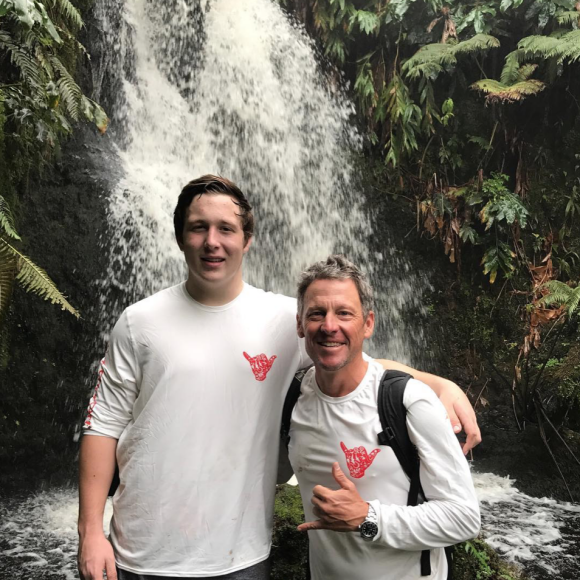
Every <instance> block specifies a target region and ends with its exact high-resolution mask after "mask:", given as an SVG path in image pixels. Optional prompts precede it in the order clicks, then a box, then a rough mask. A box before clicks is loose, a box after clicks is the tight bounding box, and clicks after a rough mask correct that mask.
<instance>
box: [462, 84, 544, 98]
mask: <svg viewBox="0 0 580 580" xmlns="http://www.w3.org/2000/svg"><path fill="white" fill-rule="evenodd" d="M471 88H472V89H474V90H478V91H481V92H482V93H485V94H486V97H485V98H486V100H487V102H489V103H493V102H501V103H515V102H516V101H521V100H522V99H525V98H526V97H529V96H530V95H537V94H538V93H540V92H541V91H543V90H544V89H545V88H546V85H545V84H544V83H543V82H542V81H539V80H536V79H531V80H529V81H521V82H519V83H515V84H514V85H511V86H506V85H504V84H502V83H501V82H499V81H496V80H493V79H482V80H480V81H477V82H475V83H473V84H472V85H471Z"/></svg>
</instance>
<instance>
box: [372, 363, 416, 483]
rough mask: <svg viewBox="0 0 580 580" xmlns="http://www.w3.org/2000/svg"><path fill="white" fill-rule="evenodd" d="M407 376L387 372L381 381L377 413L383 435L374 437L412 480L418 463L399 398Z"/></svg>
mask: <svg viewBox="0 0 580 580" xmlns="http://www.w3.org/2000/svg"><path fill="white" fill-rule="evenodd" d="M411 378H413V377H411V375H408V374H407V373H402V372H400V371H391V370H387V371H385V373H384V374H383V376H382V378H381V383H380V385H379V396H378V411H379V418H380V420H381V427H382V428H383V431H382V432H381V433H379V434H378V438H379V443H380V444H381V445H388V446H390V447H391V448H392V449H393V451H394V453H395V455H396V457H397V459H398V460H399V463H400V464H401V467H402V468H403V471H404V472H405V473H406V474H407V477H409V478H411V479H412V476H413V474H414V472H415V470H416V467H417V465H418V462H419V457H418V455H417V450H416V449H415V446H414V445H413V443H411V439H409V432H408V431H407V409H406V408H405V405H403V397H404V395H405V388H406V387H407V382H408V380H409V379H411Z"/></svg>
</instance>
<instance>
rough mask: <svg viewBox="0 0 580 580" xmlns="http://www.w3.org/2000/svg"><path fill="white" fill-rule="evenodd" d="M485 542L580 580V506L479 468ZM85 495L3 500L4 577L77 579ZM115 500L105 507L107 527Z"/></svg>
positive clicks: (539, 579)
mask: <svg viewBox="0 0 580 580" xmlns="http://www.w3.org/2000/svg"><path fill="white" fill-rule="evenodd" d="M473 478H474V481H475V487H476V491H477V495H478V497H479V501H480V503H481V510H482V518H483V534H484V537H485V539H486V541H487V542H488V543H489V544H490V545H491V546H492V547H494V548H495V549H496V550H498V551H499V553H500V554H502V555H503V556H504V557H505V558H506V559H509V560H511V561H512V562H515V563H517V564H519V565H520V566H521V567H522V568H523V569H524V570H525V571H526V572H527V573H528V575H529V577H530V578H532V580H551V579H552V578H561V579H569V580H578V577H579V576H580V574H579V573H578V571H579V570H580V550H579V547H580V546H579V545H578V544H579V537H580V506H579V505H577V504H570V503H568V502H558V501H556V500H553V499H548V498H535V497H530V496H529V495H526V494H524V493H522V492H520V491H518V489H517V488H516V487H515V486H514V480H511V479H509V477H498V476H497V475H494V474H492V473H474V474H473ZM77 517H78V500H77V497H76V492H75V491H73V490H70V489H68V490H54V491H51V492H43V493H39V494H37V495H34V496H32V497H29V498H27V499H22V500H10V501H9V502H8V501H6V502H2V501H0V578H2V579H4V578H31V579H32V578H34V580H44V579H51V580H53V579H54V580H57V579H61V578H62V579H65V580H73V579H76V578H77V575H76V552H77V533H76V521H77ZM110 518H111V508H110V504H109V503H108V504H107V508H106V511H105V521H104V529H105V531H108V528H109V521H110Z"/></svg>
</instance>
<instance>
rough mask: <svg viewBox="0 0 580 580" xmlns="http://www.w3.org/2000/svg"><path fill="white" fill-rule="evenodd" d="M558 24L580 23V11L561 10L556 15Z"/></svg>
mask: <svg viewBox="0 0 580 580" xmlns="http://www.w3.org/2000/svg"><path fill="white" fill-rule="evenodd" d="M556 20H557V21H558V24H560V25H562V26H570V25H573V24H580V12H578V11H576V10H568V11H566V12H560V14H558V15H557V16H556Z"/></svg>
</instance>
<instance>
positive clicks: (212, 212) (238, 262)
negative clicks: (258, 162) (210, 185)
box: [178, 193, 251, 306]
mask: <svg viewBox="0 0 580 580" xmlns="http://www.w3.org/2000/svg"><path fill="white" fill-rule="evenodd" d="M238 214H239V208H238V206H237V205H236V204H235V203H234V200H233V198H232V197H231V196H229V195H226V194H213V193H205V194H203V195H198V196H196V197H194V198H193V200H192V202H191V204H190V205H189V207H188V208H187V213H186V216H185V223H184V226H183V238H182V240H181V241H178V243H179V248H180V249H181V251H182V252H183V253H184V255H185V261H186V262H187V267H188V269H189V275H188V279H187V284H186V287H187V290H188V292H189V293H190V294H191V296H192V297H193V298H195V299H196V300H198V301H199V302H202V303H203V304H207V305H210V306H216V305H221V304H226V303H227V302H230V301H232V300H233V299H234V298H235V297H236V296H237V295H238V294H239V293H240V292H241V290H242V287H243V281H242V259H243V257H244V254H245V253H246V252H247V251H248V249H249V247H250V243H251V238H250V239H248V240H247V241H245V240H244V232H243V230H242V221H241V219H240V217H239V215H238Z"/></svg>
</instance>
